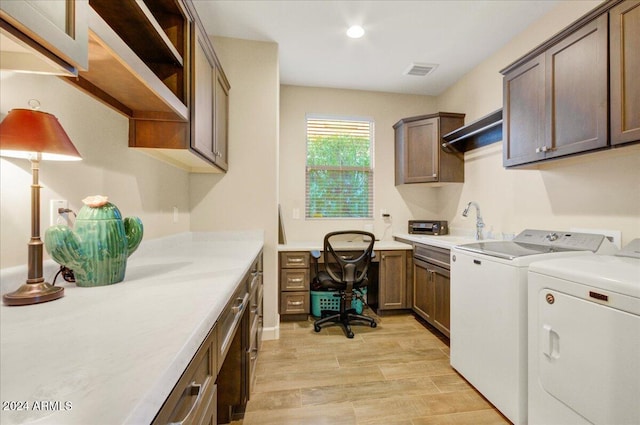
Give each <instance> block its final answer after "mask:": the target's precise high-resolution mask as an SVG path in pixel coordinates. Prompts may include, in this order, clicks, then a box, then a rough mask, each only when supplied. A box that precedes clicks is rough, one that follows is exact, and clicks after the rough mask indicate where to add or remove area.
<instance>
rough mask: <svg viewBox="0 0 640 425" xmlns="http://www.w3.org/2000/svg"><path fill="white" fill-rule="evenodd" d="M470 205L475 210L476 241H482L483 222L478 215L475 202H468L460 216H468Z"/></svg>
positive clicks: (478, 211) (478, 208)
mask: <svg viewBox="0 0 640 425" xmlns="http://www.w3.org/2000/svg"><path fill="white" fill-rule="evenodd" d="M472 205H473V206H474V207H475V208H476V240H477V241H479V240H481V239H482V228H483V227H484V221H482V215H481V214H480V206H479V205H478V204H477V203H476V202H473V201H471V202H469V203H468V204H467V208H465V209H464V211H462V216H463V217H467V216H468V215H469V208H471V206H472Z"/></svg>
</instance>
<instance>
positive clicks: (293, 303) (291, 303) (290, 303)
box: [287, 301, 303, 305]
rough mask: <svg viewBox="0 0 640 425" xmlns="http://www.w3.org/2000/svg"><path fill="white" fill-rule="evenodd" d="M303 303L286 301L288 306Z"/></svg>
mask: <svg viewBox="0 0 640 425" xmlns="http://www.w3.org/2000/svg"><path fill="white" fill-rule="evenodd" d="M302 303H303V301H288V302H287V304H289V305H302Z"/></svg>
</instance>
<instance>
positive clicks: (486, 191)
mask: <svg viewBox="0 0 640 425" xmlns="http://www.w3.org/2000/svg"><path fill="white" fill-rule="evenodd" d="M599 3H600V2H599V1H567V2H563V3H561V4H560V5H559V6H558V7H556V8H555V9H554V10H553V11H551V12H550V13H549V14H548V15H547V16H545V17H544V18H543V19H541V20H540V21H538V22H536V23H534V24H533V25H531V26H530V27H529V28H527V29H525V30H524V31H523V32H522V33H521V34H520V35H519V36H518V37H516V38H514V39H513V40H511V41H510V42H509V43H508V44H507V45H506V46H504V47H503V48H502V49H501V50H500V51H498V52H497V53H496V54H494V55H493V56H491V57H490V58H488V59H487V60H486V61H484V62H483V63H482V64H481V65H479V66H478V67H477V68H476V69H474V70H473V71H472V72H470V73H469V74H467V75H466V76H465V77H464V78H462V79H461V80H460V81H459V82H458V83H456V84H455V85H454V86H452V87H451V88H449V89H448V90H447V91H446V92H444V93H443V94H442V95H441V96H439V97H438V103H437V104H438V108H439V109H443V110H453V111H459V112H464V113H466V114H467V122H469V121H471V120H475V119H477V118H479V117H481V116H484V115H486V114H488V113H490V112H492V111H494V110H496V109H498V108H501V107H502V76H501V74H500V73H499V71H500V70H501V69H503V68H504V67H506V66H507V65H509V64H510V63H512V62H514V61H515V60H517V59H518V58H519V57H521V56H522V55H524V54H525V53H527V52H528V51H529V50H531V49H532V48H534V47H536V46H537V45H539V44H540V43H542V42H543V41H545V40H546V39H548V38H549V37H551V36H552V35H554V34H555V33H557V32H559V31H560V30H562V29H563V28H565V27H566V26H567V25H569V24H570V23H571V22H573V21H574V20H576V19H577V18H579V17H580V16H582V15H583V14H584V13H586V12H587V11H589V10H591V9H593V8H594V7H596V6H597V5H598V4H599ZM639 188H640V146H638V145H636V146H629V147H624V148H621V149H615V150H612V151H607V152H596V153H592V154H587V155H582V156H578V157H575V158H569V159H563V160H558V161H555V162H549V163H547V164H545V165H543V166H540V167H539V169H537V170H536V169H534V170H505V169H504V168H503V167H502V146H501V143H496V144H493V145H490V146H487V147H484V148H480V149H476V150H473V151H471V152H468V153H467V154H466V155H465V184H464V185H463V186H462V187H445V188H442V189H440V192H439V194H438V201H439V202H438V205H439V207H440V209H439V213H440V215H441V216H442V217H444V218H447V219H448V220H450V221H451V226H452V227H458V228H463V229H469V230H470V229H472V228H473V225H474V220H473V219H463V218H462V217H461V214H460V212H461V211H462V210H463V209H464V206H465V205H466V203H467V202H468V201H471V200H474V201H477V202H478V203H479V204H480V206H481V208H482V212H483V215H484V219H485V222H486V223H487V230H491V229H492V228H493V231H494V233H497V234H499V233H501V232H507V233H512V232H518V231H520V230H522V229H523V228H526V227H531V228H543V229H570V228H571V227H580V228H594V229H612V230H620V231H622V237H623V243H627V242H629V241H630V240H631V239H633V238H638V237H640V189H639Z"/></svg>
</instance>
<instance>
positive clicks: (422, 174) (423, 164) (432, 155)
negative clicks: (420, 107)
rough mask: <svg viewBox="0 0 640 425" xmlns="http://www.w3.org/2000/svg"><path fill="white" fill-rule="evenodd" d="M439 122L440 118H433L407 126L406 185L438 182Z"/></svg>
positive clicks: (405, 144)
mask: <svg viewBox="0 0 640 425" xmlns="http://www.w3.org/2000/svg"><path fill="white" fill-rule="evenodd" d="M439 121H440V120H439V118H431V119H427V120H422V121H415V122H410V123H408V124H406V125H405V128H404V138H405V139H404V156H405V157H404V170H403V172H404V182H405V183H426V182H436V181H438V153H439V151H440V149H439V147H440V143H439V140H440V137H439V131H438V124H439Z"/></svg>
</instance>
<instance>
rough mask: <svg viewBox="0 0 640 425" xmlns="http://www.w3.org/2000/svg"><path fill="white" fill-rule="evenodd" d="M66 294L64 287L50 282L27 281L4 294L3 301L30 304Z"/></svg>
mask: <svg viewBox="0 0 640 425" xmlns="http://www.w3.org/2000/svg"><path fill="white" fill-rule="evenodd" d="M63 296H64V288H63V287H61V286H53V285H51V284H50V283H48V282H38V283H25V284H24V285H22V286H21V287H20V288H18V289H17V290H15V291H13V292H10V293H8V294H4V295H3V296H2V301H3V302H4V303H5V304H6V305H29V304H38V303H45V302H47V301H53V300H57V299H58V298H62V297H63Z"/></svg>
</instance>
